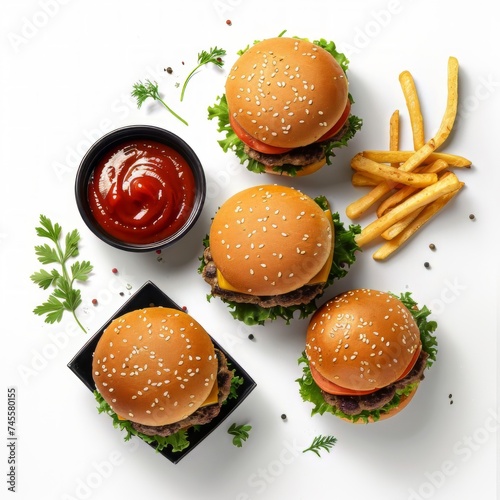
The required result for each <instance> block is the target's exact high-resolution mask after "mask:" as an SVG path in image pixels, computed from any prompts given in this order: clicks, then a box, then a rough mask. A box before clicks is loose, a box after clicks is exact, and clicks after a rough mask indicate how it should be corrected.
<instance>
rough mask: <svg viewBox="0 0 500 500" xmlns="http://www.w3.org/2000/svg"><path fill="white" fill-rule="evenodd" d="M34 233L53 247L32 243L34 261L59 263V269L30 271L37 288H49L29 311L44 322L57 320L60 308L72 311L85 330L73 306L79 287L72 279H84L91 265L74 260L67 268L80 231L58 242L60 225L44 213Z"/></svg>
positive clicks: (77, 280) (79, 324) (75, 307)
mask: <svg viewBox="0 0 500 500" xmlns="http://www.w3.org/2000/svg"><path fill="white" fill-rule="evenodd" d="M36 233H37V235H38V236H40V237H41V238H48V239H49V240H50V241H51V242H52V243H53V246H51V245H49V244H48V243H45V244H43V245H37V246H35V252H36V255H37V256H38V260H39V261H40V262H41V263H42V264H44V265H49V264H59V265H60V266H61V269H60V270H58V269H56V268H53V269H51V270H50V271H47V270H45V269H43V268H42V269H41V270H40V271H37V272H35V273H33V274H32V275H31V276H30V278H31V280H32V281H33V282H34V283H36V284H37V285H38V286H39V287H40V288H43V289H44V290H47V289H48V288H50V287H53V289H54V291H53V292H52V293H51V294H50V296H49V298H48V300H47V301H45V302H44V303H43V304H41V305H39V306H37V307H36V308H35V309H34V310H33V312H34V313H35V314H37V315H39V316H43V315H44V314H45V315H46V316H45V322H46V323H55V322H60V321H61V319H62V317H63V314H64V311H69V312H71V313H72V314H73V317H74V318H75V320H76V322H77V323H78V326H79V327H80V328H81V329H82V330H83V331H84V332H85V333H86V332H87V331H86V330H85V328H84V326H83V325H82V324H81V323H80V321H79V319H78V317H77V316H76V309H77V308H78V306H79V305H80V304H81V303H82V297H81V293H80V290H78V289H76V288H74V285H75V283H76V282H80V283H81V282H84V281H87V279H88V277H89V275H90V273H91V272H92V269H93V267H92V265H91V264H90V262H89V261H86V260H85V261H81V262H79V261H76V262H73V264H71V267H70V268H69V269H68V262H69V261H70V259H72V258H74V257H77V256H78V243H79V241H80V234H79V233H78V231H77V230H76V229H74V230H73V231H71V232H70V233H68V234H67V235H66V238H65V240H64V245H62V244H61V241H60V240H61V235H62V228H61V226H60V225H59V224H57V223H56V224H53V223H52V221H51V220H50V219H49V218H48V217H46V216H45V215H40V226H39V227H37V228H36Z"/></svg>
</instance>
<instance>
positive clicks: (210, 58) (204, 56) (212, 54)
mask: <svg viewBox="0 0 500 500" xmlns="http://www.w3.org/2000/svg"><path fill="white" fill-rule="evenodd" d="M225 55H226V51H225V50H224V49H219V48H217V47H213V48H211V49H210V51H209V52H207V51H206V50H202V51H201V52H200V53H199V54H198V65H197V66H196V67H195V68H194V69H193V70H192V71H191V72H190V73H189V75H188V76H187V78H186V80H185V81H184V85H183V86H182V90H181V101H182V100H183V99H184V94H185V92H186V87H187V84H188V83H189V80H191V78H192V77H193V76H194V74H195V73H196V72H197V71H198V70H199V69H200V68H201V67H202V66H204V65H205V64H209V63H212V64H215V65H216V66H217V67H219V68H222V66H224V61H223V59H222V57H223V56H225Z"/></svg>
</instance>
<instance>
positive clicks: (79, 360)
mask: <svg viewBox="0 0 500 500" xmlns="http://www.w3.org/2000/svg"><path fill="white" fill-rule="evenodd" d="M151 306H163V307H171V308H174V309H179V310H181V308H180V307H179V306H178V305H177V304H176V303H175V302H174V301H172V300H171V299H170V298H169V297H168V296H167V295H166V294H165V293H163V292H162V291H161V290H160V289H159V288H158V287H157V286H156V285H155V284H154V283H152V282H151V281H147V282H146V283H145V284H144V285H143V286H142V287H141V288H140V289H139V290H138V291H137V292H136V293H135V294H134V295H132V296H131V297H130V299H129V300H128V301H127V302H126V303H125V304H124V305H123V306H122V307H121V308H120V309H118V311H117V312H116V313H115V314H114V315H113V316H112V317H111V318H110V319H109V320H108V321H107V322H106V323H105V324H104V325H103V326H102V327H101V329H100V330H99V331H98V332H97V333H95V334H94V335H93V336H92V338H90V339H89V341H88V342H87V343H86V344H85V345H84V346H83V347H82V348H81V349H80V351H78V353H77V354H76V356H75V357H74V358H73V359H72V360H71V361H70V362H69V363H68V367H69V368H70V370H71V371H73V373H74V374H75V375H76V376H77V377H78V378H79V379H80V380H81V381H82V382H83V383H84V384H85V385H86V386H87V387H88V388H89V390H90V391H92V392H93V391H94V390H95V383H94V379H93V378H92V357H93V355H94V350H95V347H96V345H97V342H98V341H99V339H100V338H101V335H102V334H103V332H104V330H105V329H106V328H107V326H108V325H109V324H110V323H111V321H112V320H113V319H115V318H117V317H118V316H121V315H123V314H125V313H127V312H130V311H135V310H137V309H142V308H144V307H151ZM212 342H213V343H214V346H215V347H216V348H217V349H220V350H221V351H222V352H223V353H224V354H225V355H226V357H227V360H228V362H229V363H230V366H231V368H232V369H234V374H235V375H237V376H239V377H242V378H243V380H244V382H243V384H242V385H240V386H239V387H238V398H236V399H234V398H232V399H228V400H227V402H226V404H224V405H223V406H222V408H221V411H220V413H219V415H217V416H216V417H215V418H214V419H213V420H212V421H211V422H209V423H208V424H205V425H202V426H200V427H199V429H198V430H194V429H189V430H188V439H189V442H190V445H189V447H188V448H186V449H185V450H183V451H180V452H176V453H174V452H172V451H171V448H170V447H167V448H164V449H163V450H162V451H160V452H159V453H160V454H162V455H163V456H164V457H166V458H168V459H169V460H170V461H171V462H172V463H177V462H179V461H180V460H181V459H182V458H184V457H185V456H186V455H187V454H188V453H189V452H191V451H192V450H193V449H194V448H195V447H196V446H197V445H198V444H199V443H200V442H201V441H203V440H204V439H205V438H206V437H207V436H208V435H209V434H210V433H211V432H212V431H213V430H214V429H216V428H217V427H218V426H219V425H220V424H221V423H222V422H223V421H224V420H225V419H226V418H227V417H228V416H229V415H230V414H231V413H232V412H233V411H234V410H235V409H236V408H237V407H238V406H239V405H240V404H241V403H242V402H243V400H244V399H245V398H246V397H247V396H248V395H249V394H250V393H251V392H252V391H253V390H254V389H255V387H256V385H257V384H256V383H255V381H254V380H253V379H252V378H251V377H250V375H248V373H247V372H246V371H245V370H243V368H242V367H241V366H240V365H239V364H238V363H237V362H236V361H235V360H234V359H233V358H232V357H231V356H230V355H229V354H228V353H227V352H226V351H225V350H224V349H223V348H222V347H221V346H220V345H219V344H218V343H217V342H216V341H215V340H214V339H212ZM108 419H109V417H108ZM106 423H107V424H108V425H110V427H112V425H111V420H110V419H109V422H106ZM134 437H135V436H134ZM150 446H152V447H153V448H154V443H153V444H151V445H150Z"/></svg>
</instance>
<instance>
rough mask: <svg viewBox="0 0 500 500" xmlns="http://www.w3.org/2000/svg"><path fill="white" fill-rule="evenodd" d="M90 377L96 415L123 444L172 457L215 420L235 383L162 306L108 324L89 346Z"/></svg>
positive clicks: (197, 333)
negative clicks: (194, 431)
mask: <svg viewBox="0 0 500 500" xmlns="http://www.w3.org/2000/svg"><path fill="white" fill-rule="evenodd" d="M92 376H93V379H94V382H95V386H96V390H95V392H94V395H95V397H96V399H97V401H98V403H99V406H98V409H99V412H100V413H101V412H105V413H108V414H109V415H110V416H111V417H112V418H113V423H114V425H115V426H116V427H120V428H121V429H122V430H125V431H126V432H127V435H126V437H125V439H130V437H131V436H132V435H136V436H139V437H140V438H142V439H143V440H144V441H146V442H147V443H150V444H153V445H154V446H155V447H156V449H157V450H158V451H161V450H163V449H164V448H166V447H167V446H171V447H172V451H173V452H178V451H182V450H183V449H185V448H187V447H188V446H189V435H188V432H187V431H188V429H189V428H191V427H193V426H198V425H203V424H207V423H208V422H210V421H211V420H212V419H213V418H215V417H216V416H217V415H218V414H219V412H220V410H221V406H222V405H223V404H224V402H225V401H226V400H227V399H228V398H230V397H236V396H237V391H236V387H237V386H238V385H240V384H241V383H242V382H243V381H242V379H241V377H237V376H235V375H234V371H233V370H230V369H229V368H228V362H227V359H226V357H225V355H224V353H223V352H222V351H220V350H219V349H217V348H215V347H214V345H213V342H212V340H211V338H210V336H209V335H208V333H207V332H206V331H205V330H204V328H203V327H202V326H201V325H200V324H199V323H198V322H197V321H196V320H194V319H193V318H192V317H191V316H190V315H189V314H187V313H185V312H183V311H179V310H177V309H171V308H166V307H165V308H164V307H148V308H145V309H141V310H135V311H132V312H128V313H126V314H124V315H122V316H120V317H118V318H116V319H114V320H113V321H112V322H111V323H110V325H109V326H108V327H107V328H106V329H105V330H104V332H103V334H102V336H101V338H100V339H99V342H98V344H97V346H96V348H95V352H94V357H93V361H92Z"/></svg>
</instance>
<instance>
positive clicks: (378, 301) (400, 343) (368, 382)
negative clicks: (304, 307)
mask: <svg viewBox="0 0 500 500" xmlns="http://www.w3.org/2000/svg"><path fill="white" fill-rule="evenodd" d="M420 350H421V342H420V331H419V329H418V326H417V324H416V322H415V320H414V319H413V316H412V315H411V313H410V311H409V310H408V309H407V308H406V306H405V305H404V304H403V303H402V302H401V301H400V300H399V299H397V298H396V297H394V296H393V295H391V294H389V293H385V292H380V291H377V290H369V289H359V290H350V291H348V292H345V293H342V294H340V295H338V296H336V297H334V298H333V299H331V300H329V301H328V302H326V303H325V304H324V305H323V306H321V307H320V308H319V309H318V311H316V313H315V314H314V315H313V317H312V318H311V321H310V323H309V326H308V330H307V335H306V350H305V352H306V355H307V358H308V359H309V363H310V364H311V365H312V366H314V368H316V370H317V371H318V372H319V373H320V374H321V375H322V376H323V377H325V378H326V379H328V380H330V381H331V382H333V383H335V384H336V385H339V386H341V387H344V388H347V389H352V390H355V391H368V390H375V389H380V388H382V387H385V386H387V385H389V384H391V383H393V382H395V381H396V380H398V379H399V378H400V377H401V376H402V375H404V373H405V371H406V369H407V368H408V366H409V365H410V363H411V362H412V360H413V359H414V356H415V355H416V353H417V352H419V351H420Z"/></svg>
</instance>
